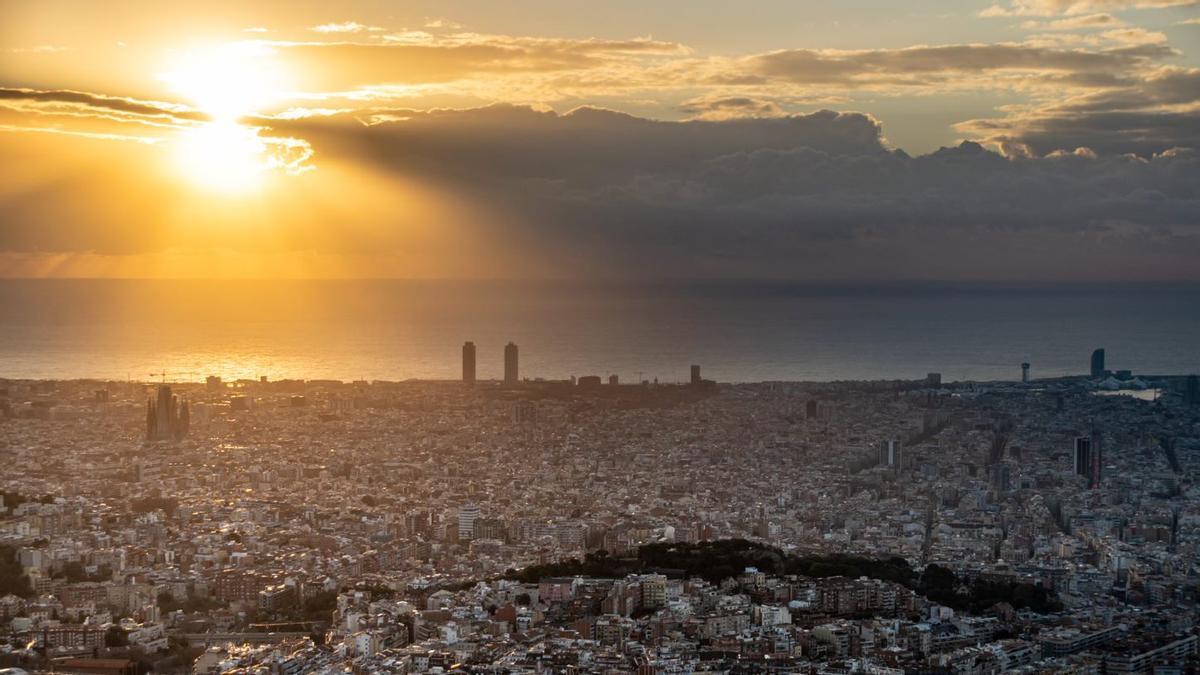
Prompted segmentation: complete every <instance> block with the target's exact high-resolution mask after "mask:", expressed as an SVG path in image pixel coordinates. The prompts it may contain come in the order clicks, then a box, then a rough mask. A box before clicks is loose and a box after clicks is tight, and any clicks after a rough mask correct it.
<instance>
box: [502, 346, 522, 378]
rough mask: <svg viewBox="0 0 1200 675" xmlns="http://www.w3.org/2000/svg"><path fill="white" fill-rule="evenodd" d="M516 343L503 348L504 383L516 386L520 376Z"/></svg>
mask: <svg viewBox="0 0 1200 675" xmlns="http://www.w3.org/2000/svg"><path fill="white" fill-rule="evenodd" d="M517 359H518V355H517V345H516V343H513V342H510V343H508V344H507V345H505V346H504V383H505V384H516V383H517V381H518V377H519V375H520V372H519V368H518V361H517Z"/></svg>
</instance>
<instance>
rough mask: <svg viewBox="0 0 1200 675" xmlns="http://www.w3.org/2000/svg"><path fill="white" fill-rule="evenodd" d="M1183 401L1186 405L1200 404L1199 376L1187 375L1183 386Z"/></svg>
mask: <svg viewBox="0 0 1200 675" xmlns="http://www.w3.org/2000/svg"><path fill="white" fill-rule="evenodd" d="M1183 401H1184V403H1187V404H1188V405H1200V377H1197V376H1196V375H1188V376H1187V381H1186V384H1184V387H1183Z"/></svg>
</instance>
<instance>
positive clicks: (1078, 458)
mask: <svg viewBox="0 0 1200 675" xmlns="http://www.w3.org/2000/svg"><path fill="white" fill-rule="evenodd" d="M1073 458H1074V462H1073V463H1072V466H1073V468H1074V469H1075V475H1077V476H1087V475H1089V473H1090V472H1091V470H1092V439H1091V437H1090V436H1079V437H1077V438H1076V439H1075V454H1074V455H1073Z"/></svg>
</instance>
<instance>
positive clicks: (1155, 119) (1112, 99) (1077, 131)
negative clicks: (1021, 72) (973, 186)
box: [956, 67, 1200, 157]
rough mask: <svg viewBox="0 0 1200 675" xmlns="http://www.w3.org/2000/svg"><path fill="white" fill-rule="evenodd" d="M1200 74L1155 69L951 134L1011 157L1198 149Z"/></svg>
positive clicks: (961, 125) (1190, 70)
mask: <svg viewBox="0 0 1200 675" xmlns="http://www.w3.org/2000/svg"><path fill="white" fill-rule="evenodd" d="M1197 103H1200V69H1197V68H1178V67H1169V68H1161V69H1158V70H1156V71H1155V72H1153V73H1152V74H1150V75H1148V76H1146V77H1144V78H1139V79H1134V80H1128V81H1124V82H1117V83H1113V86H1109V87H1106V88H1103V89H1099V90H1096V91H1093V92H1089V93H1085V94H1081V95H1079V96H1075V97H1072V98H1069V99H1066V100H1063V101H1054V102H1051V103H1047V104H1043V105H1035V106H1031V107H1017V108H1013V109H1011V111H1010V112H1009V114H1007V115H1005V116H1004V117H999V118H988V119H977V120H968V121H965V122H961V123H959V124H958V125H956V127H957V129H958V130H959V131H960V132H962V133H964V134H966V135H969V136H971V137H974V138H979V139H981V140H985V141H987V142H991V143H995V144H997V145H1000V146H1007V147H1009V148H1012V149H1015V151H1017V152H1025V150H1022V149H1021V148H1028V150H1029V151H1030V152H1033V153H1034V154H1046V153H1049V152H1053V151H1055V150H1069V149H1072V148H1076V147H1081V146H1086V147H1089V148H1092V149H1094V150H1096V151H1098V152H1101V153H1103V154H1125V153H1129V154H1134V155H1138V156H1141V157H1151V156H1153V155H1155V154H1159V153H1162V152H1164V151H1166V150H1169V149H1171V148H1175V147H1186V148H1200V109H1197Z"/></svg>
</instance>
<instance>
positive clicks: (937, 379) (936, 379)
mask: <svg viewBox="0 0 1200 675" xmlns="http://www.w3.org/2000/svg"><path fill="white" fill-rule="evenodd" d="M925 386H927V387H940V386H942V374H941V373H929V374H928V375H926V376H925Z"/></svg>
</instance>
